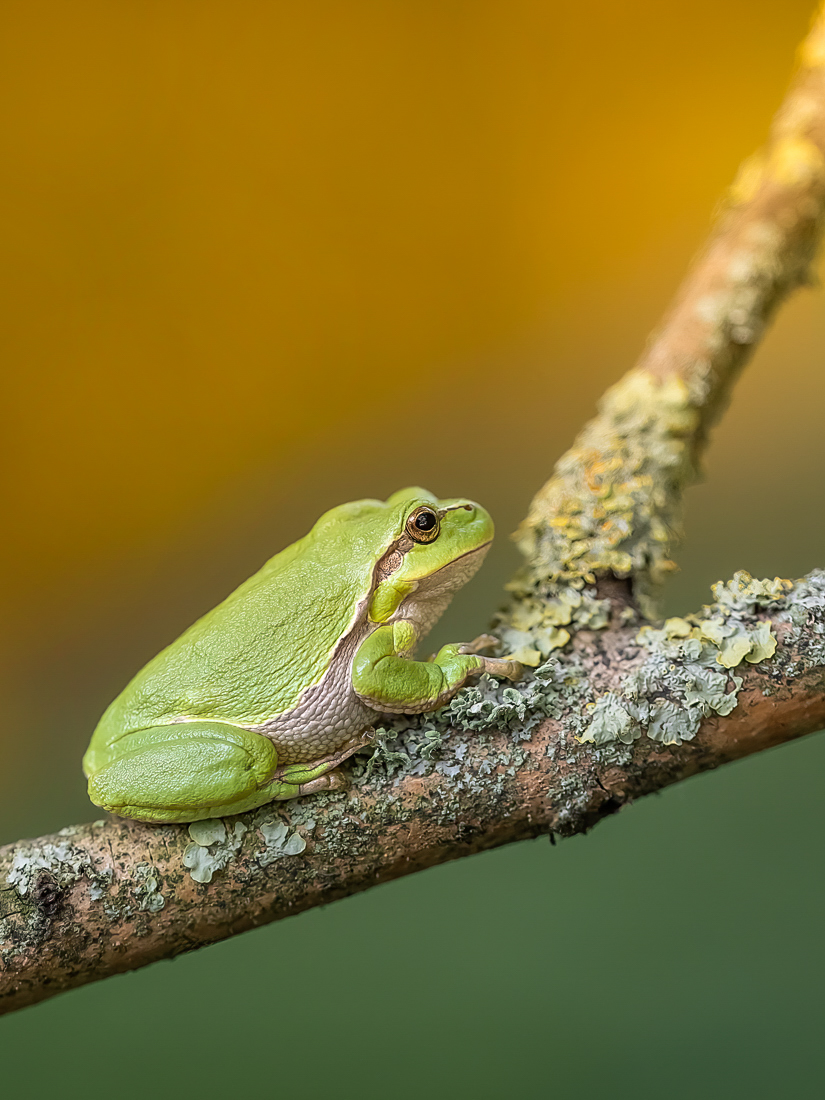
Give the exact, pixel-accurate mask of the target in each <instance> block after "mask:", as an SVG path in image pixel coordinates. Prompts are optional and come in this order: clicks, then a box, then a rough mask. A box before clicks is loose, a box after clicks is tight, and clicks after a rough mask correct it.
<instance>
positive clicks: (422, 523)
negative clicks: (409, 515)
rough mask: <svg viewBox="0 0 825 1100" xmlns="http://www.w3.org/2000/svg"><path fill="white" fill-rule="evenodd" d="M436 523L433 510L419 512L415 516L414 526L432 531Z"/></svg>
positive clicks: (420, 529)
mask: <svg viewBox="0 0 825 1100" xmlns="http://www.w3.org/2000/svg"><path fill="white" fill-rule="evenodd" d="M436 523H437V520H436V517H435V515H434V513H433V512H419V513H418V515H417V516H416V517H415V526H416V527H417V528H418V530H419V531H432V529H433V527H435V525H436Z"/></svg>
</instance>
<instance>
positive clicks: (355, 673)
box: [83, 488, 520, 822]
mask: <svg viewBox="0 0 825 1100" xmlns="http://www.w3.org/2000/svg"><path fill="white" fill-rule="evenodd" d="M422 514H424V515H425V520H424V522H425V524H426V523H432V524H434V526H433V527H432V529H430V530H428V531H420V530H419V529H418V527H417V526H416V520H417V518H420V516H421V515H422ZM492 537H493V523H492V520H491V519H490V516H489V515H488V513H487V512H486V511H485V510H484V509H483V508H481V507H480V506H479V505H477V504H474V503H473V502H472V501H467V500H439V499H438V498H436V497H434V496H433V495H432V494H431V493H428V492H427V491H426V490H425V489H419V488H413V489H404V490H401V491H400V492H398V493H395V494H394V495H393V496H391V497H390V498H389V500H387V501H377V500H361V501H354V502H352V503H350V504H343V505H341V506H340V507H338V508H333V509H332V510H331V511H329V512H327V513H326V514H325V515H323V516H322V517H321V518H320V519H319V520H318V522H317V523H316V524H315V526H314V527H313V529H312V530H311V531H310V532H309V534H308V535H306V536H305V537H304V538H303V539H300V540H299V541H298V542H296V543H294V544H293V545H292V546H289V547H287V548H286V549H285V550H283V551H281V553H280V554H276V555H275V557H274V558H272V559H270V561H268V562H267V563H266V565H264V567H263V568H262V569H261V570H260V571H259V572H258V573H256V574H255V575H254V576H253V577H251V578H250V579H249V580H248V581H246V582H245V583H244V584H242V585H241V586H240V588H238V589H237V590H236V591H235V592H233V593H232V594H231V595H230V596H229V597H228V598H227V599H226V600H224V601H223V603H221V604H219V605H218V607H216V608H215V609H214V610H213V611H211V612H209V613H208V614H207V615H205V616H204V617H203V618H202V619H199V620H198V622H196V623H195V624H194V625H193V626H192V627H190V628H189V630H187V631H186V632H185V633H184V634H183V635H182V636H181V637H180V638H179V639H178V640H177V641H176V642H174V643H173V644H172V645H170V646H169V647H168V648H167V649H165V650H163V651H162V652H161V653H159V654H158V656H157V657H155V658H154V660H152V661H150V662H149V664H148V665H146V667H145V668H144V669H142V670H141V672H139V673H138V674H137V676H135V678H134V679H133V680H132V682H131V683H130V684H129V685H128V686H127V687H126V689H125V690H124V691H123V692H122V693H121V695H119V696H118V698H117V699H115V701H114V702H113V703H112V704H111V706H110V707H109V708H108V710H107V711H106V713H105V714H104V715H103V717H102V718H101V720H100V723H99V724H98V727H97V729H96V730H95V732H94V734H93V736H92V741H91V744H90V746H89V749H88V751H87V753H86V755H85V757H84V760H83V767H84V771H85V773H86V775H87V776H88V777H89V796H90V798H91V799H92V801H93V802H94V803H96V804H97V805H99V806H102V807H104V808H105V809H107V810H111V811H112V812H113V813H116V814H119V815H120V816H123V817H132V818H137V819H138V820H144V821H157V822H161V821H163V822H166V821H196V820H199V819H203V818H208V817H218V816H222V815H224V814H235V813H242V812H244V811H245V810H249V809H253V808H255V807H256V806H260V805H262V804H263V803H265V802H269V801H271V800H273V799H280V798H291V797H294V796H296V795H299V794H308V793H311V792H312V791H314V790H322V789H328V788H330V787H332V786H336V785H337V784H338V777H337V775H335V774H332V770H333V769H334V768H335V767H336V766H337V765H338V764H339V763H341V761H342V760H344V759H346V757H347V756H348V755H350V754H351V753H352V752H355V751H356V749H357V748H359V747H360V746H361V745H363V744H364V743H365V741H366V740H367V738H366V737H365V736H364V731H365V730H367V729H368V728H369V727H370V726H371V725H373V724H374V723H375V722H376V721H377V720H378V715H379V714H381V713H417V712H421V711H426V710H434V709H435V708H436V707H439V706H441V705H443V704H444V703H445V702H446V701H447V700H448V699H449V698H450V697H451V696H452V695H453V694H454V693H455V692H456V691H457V690H458V689H459V688H460V687H461V686H462V684H464V683H465V682H466V681H467V680H468V678H470V677H472V676H474V675H477V674H479V673H481V672H484V671H488V672H492V673H494V674H498V675H504V676H510V677H513V678H515V677H517V676H518V675H519V673H520V668H519V667H518V666H516V665H514V664H513V662H507V661H498V660H495V659H492V658H488V657H482V656H479V655H478V654H477V653H476V652H474V651H473V650H474V646H473V645H470V646H455V645H452V646H445V647H444V648H443V649H442V650H441V651H440V652H439V653H438V654H437V656H436V657H435V659H434V660H433V661H431V662H420V661H414V660H412V659H411V658H412V654H413V652H414V649H415V646H416V644H417V642H418V641H419V640H420V639H421V638H422V637H423V636H424V635H425V634H426V633H427V631H428V630H429V629H430V627H431V626H432V625H433V623H434V622H435V621H436V619H437V618H438V617H439V616H440V615H441V613H442V612H443V610H444V608H445V607H446V606H447V604H448V603H449V601H450V599H451V597H452V594H453V593H454V592H455V591H456V589H458V588H459V587H461V586H462V585H463V584H464V583H465V582H466V581H468V580H469V579H470V577H471V576H472V575H473V574H474V573H475V571H476V570H477V569H478V567H479V565H480V564H481V561H482V559H483V557H484V554H485V553H486V550H487V548H488V547H489V544H490V541H491V540H492ZM476 648H477V647H476Z"/></svg>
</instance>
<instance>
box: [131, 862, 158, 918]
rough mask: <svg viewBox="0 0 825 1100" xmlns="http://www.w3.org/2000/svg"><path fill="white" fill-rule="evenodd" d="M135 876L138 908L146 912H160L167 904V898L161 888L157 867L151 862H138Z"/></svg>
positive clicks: (135, 893) (134, 891) (135, 894)
mask: <svg viewBox="0 0 825 1100" xmlns="http://www.w3.org/2000/svg"><path fill="white" fill-rule="evenodd" d="M134 878H135V882H136V885H135V887H134V890H133V891H132V892H133V894H134V896H135V899H136V901H137V907H138V909H139V910H140V911H141V912H144V913H159V912H160V910H161V909H162V908H163V907H164V905H165V904H166V899H165V898H164V896H163V894H162V893H161V890H160V886H159V879H158V872H157V869H156V868H155V867H153V866H152V864H151V863H138V864H136V865H135V870H134Z"/></svg>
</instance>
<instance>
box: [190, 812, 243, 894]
mask: <svg viewBox="0 0 825 1100" xmlns="http://www.w3.org/2000/svg"><path fill="white" fill-rule="evenodd" d="M246 831H247V826H246V825H244V823H243V822H242V821H235V822H234V824H230V826H229V828H227V826H226V824H225V823H224V822H223V821H221V820H220V819H218V818H211V819H209V820H207V821H193V822H192V824H191V825H190V826H189V836H190V837H191V838H192V843H191V844H187V846H186V849H185V851H184V853H183V865H184V867H186V868H187V870H188V871H189V874H190V875H191V877H192V878H193V879H194V880H195V882H201V883H204V884H205V883H208V882H211V881H212V876H213V875H214V874H215V873H216V872H217V871H222V870H223V869H224V867H227V866H228V865H229V864H230V863H231V862H232V861H233V860H234V859H235V857H236V855H237V853H238V851H239V850H240V847H241V844H242V843H243V838H244V833H245V832H246Z"/></svg>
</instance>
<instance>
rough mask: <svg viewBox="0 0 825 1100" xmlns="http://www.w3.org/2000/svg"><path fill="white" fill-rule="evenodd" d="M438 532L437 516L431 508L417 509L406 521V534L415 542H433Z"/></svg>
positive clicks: (439, 527)
mask: <svg viewBox="0 0 825 1100" xmlns="http://www.w3.org/2000/svg"><path fill="white" fill-rule="evenodd" d="M440 530H441V525H440V524H439V522H438V515H437V513H436V512H434V511H433V510H432V508H418V509H417V510H416V511H415V512H413V513H412V515H411V516H410V518H409V519H408V520H407V534H408V535H409V536H410V538H411V539H414V540H415V542H434V541H435V540H436V539H437V538H438V535H439V531H440Z"/></svg>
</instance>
